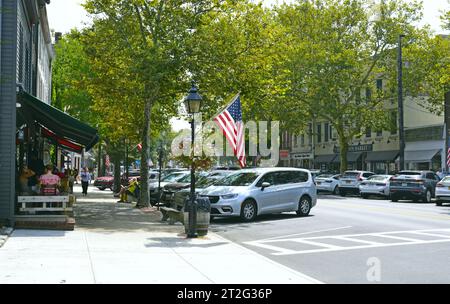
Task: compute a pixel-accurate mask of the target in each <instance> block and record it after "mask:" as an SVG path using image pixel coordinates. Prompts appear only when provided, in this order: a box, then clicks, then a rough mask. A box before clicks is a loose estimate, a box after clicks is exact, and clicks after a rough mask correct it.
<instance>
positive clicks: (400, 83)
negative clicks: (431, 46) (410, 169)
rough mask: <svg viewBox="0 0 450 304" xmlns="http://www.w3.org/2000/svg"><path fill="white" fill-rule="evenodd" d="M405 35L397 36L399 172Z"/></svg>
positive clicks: (402, 159) (402, 154)
mask: <svg viewBox="0 0 450 304" xmlns="http://www.w3.org/2000/svg"><path fill="white" fill-rule="evenodd" d="M403 37H405V35H399V36H398V58H397V59H398V60H397V65H398V73H397V76H398V124H399V141H400V171H401V170H404V169H405V130H404V122H403V62H402V60H403V59H402V38H403Z"/></svg>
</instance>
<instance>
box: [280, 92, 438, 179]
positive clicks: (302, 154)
mask: <svg viewBox="0 0 450 304" xmlns="http://www.w3.org/2000/svg"><path fill="white" fill-rule="evenodd" d="M424 102H425V97H417V98H411V97H406V98H405V100H404V129H405V169H411V170H433V171H437V170H440V169H445V165H446V159H445V158H446V148H445V147H446V143H445V131H444V130H445V126H444V116H443V115H436V114H433V113H430V112H429V111H427V110H426V109H425V108H424V107H423V106H422V105H423V104H424ZM385 108H386V110H387V111H389V115H390V127H389V128H388V129H387V130H371V129H366V130H365V133H364V134H363V135H362V136H361V137H359V138H354V139H353V141H352V142H351V143H350V146H349V151H348V154H347V160H348V169H349V170H369V171H373V172H375V173H378V174H388V173H393V172H396V171H398V170H399V168H400V162H399V151H400V143H399V134H398V133H399V131H398V111H397V103H396V102H391V101H388V102H386V103H385ZM281 141H282V143H281V149H289V151H290V153H289V156H288V157H285V158H284V159H282V160H281V161H280V165H282V166H293V167H302V168H307V169H320V170H321V171H329V172H339V170H340V155H339V142H338V139H337V134H336V132H335V130H334V129H333V127H332V125H331V123H330V122H328V121H323V120H318V121H315V122H311V123H309V125H308V128H307V130H306V131H303V132H298V133H296V134H289V132H283V133H282V136H281Z"/></svg>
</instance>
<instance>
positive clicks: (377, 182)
mask: <svg viewBox="0 0 450 304" xmlns="http://www.w3.org/2000/svg"><path fill="white" fill-rule="evenodd" d="M391 177H392V175H372V176H369V177H368V178H367V179H366V180H365V181H363V182H361V184H360V185H359V193H360V195H361V197H362V198H364V199H366V198H368V197H369V196H370V195H378V196H383V197H386V198H388V197H389V180H390V179H391Z"/></svg>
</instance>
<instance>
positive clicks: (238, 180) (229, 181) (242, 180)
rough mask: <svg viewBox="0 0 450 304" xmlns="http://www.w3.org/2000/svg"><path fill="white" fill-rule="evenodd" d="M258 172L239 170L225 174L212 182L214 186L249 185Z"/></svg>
mask: <svg viewBox="0 0 450 304" xmlns="http://www.w3.org/2000/svg"><path fill="white" fill-rule="evenodd" d="M258 176H259V174H258V173H256V172H241V173H236V174H232V175H230V176H227V177H225V178H223V179H221V180H218V181H217V182H215V183H214V186H237V187H239V186H249V185H251V184H252V183H253V182H254V181H255V180H256V178H258Z"/></svg>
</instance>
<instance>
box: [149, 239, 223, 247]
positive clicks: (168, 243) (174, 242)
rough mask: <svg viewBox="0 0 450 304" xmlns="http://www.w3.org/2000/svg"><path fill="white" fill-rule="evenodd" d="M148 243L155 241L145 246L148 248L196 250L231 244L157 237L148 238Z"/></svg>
mask: <svg viewBox="0 0 450 304" xmlns="http://www.w3.org/2000/svg"><path fill="white" fill-rule="evenodd" d="M147 240H148V241H154V242H153V243H148V244H144V246H145V247H146V248H152V247H157V248H161V247H164V248H180V247H186V248H187V247H191V248H192V247H195V248H213V247H216V246H221V245H226V244H229V243H228V242H207V243H197V244H196V243H192V241H191V239H186V238H181V237H180V238H176V237H155V238H147Z"/></svg>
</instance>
